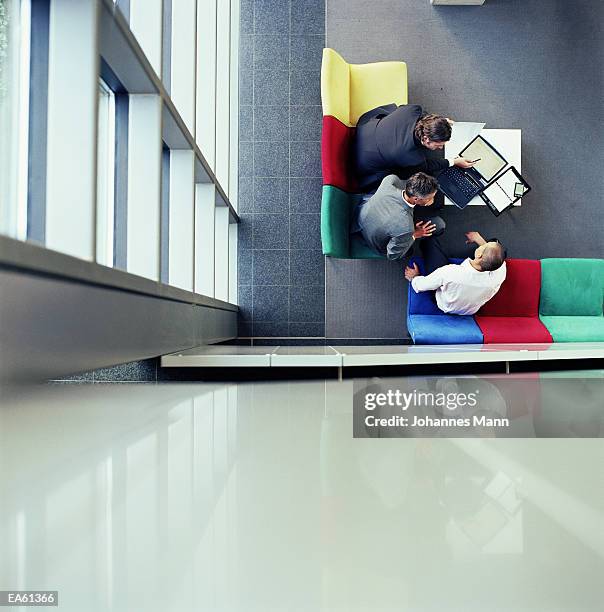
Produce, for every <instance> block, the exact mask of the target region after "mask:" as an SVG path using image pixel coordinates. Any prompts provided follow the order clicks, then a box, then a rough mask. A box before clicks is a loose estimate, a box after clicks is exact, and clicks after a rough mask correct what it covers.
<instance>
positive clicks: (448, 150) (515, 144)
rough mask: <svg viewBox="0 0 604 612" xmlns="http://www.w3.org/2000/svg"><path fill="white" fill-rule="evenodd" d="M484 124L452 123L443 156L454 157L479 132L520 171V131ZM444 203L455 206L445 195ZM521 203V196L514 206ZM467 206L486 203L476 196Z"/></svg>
mask: <svg viewBox="0 0 604 612" xmlns="http://www.w3.org/2000/svg"><path fill="white" fill-rule="evenodd" d="M484 125H485V124H484V123H468V122H463V121H456V122H455V123H454V124H453V133H452V134H451V140H449V142H447V143H446V144H445V157H447V158H450V157H455V156H456V155H458V154H459V152H460V151H461V150H463V148H464V147H465V146H466V145H467V144H468V143H469V142H470V141H471V140H472V139H473V138H475V137H476V136H478V134H480V135H481V136H482V137H483V138H484V139H485V140H487V141H488V142H489V143H491V144H492V145H493V146H494V147H495V148H496V149H497V150H498V151H499V153H501V155H503V157H504V158H505V159H506V160H507V161H508V164H509V165H510V166H514V167H515V168H516V170H518V172H522V166H521V157H522V149H521V136H522V131H521V130H517V129H484ZM445 204H446V205H447V204H450V205H451V206H455V204H454V203H453V202H451V200H449V198H447V197H445ZM521 204H522V198H521V199H520V200H518V201H517V202H516V203H515V204H514V206H520V205H521ZM468 206H486V204H485V203H484V200H483V199H482V198H480V197H479V196H476V197H475V198H473V199H472V200H470V203H469V204H468Z"/></svg>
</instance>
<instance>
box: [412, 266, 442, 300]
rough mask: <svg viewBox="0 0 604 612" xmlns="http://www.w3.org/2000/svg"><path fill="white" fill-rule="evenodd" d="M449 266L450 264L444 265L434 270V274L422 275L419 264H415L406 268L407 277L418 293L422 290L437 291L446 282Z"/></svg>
mask: <svg viewBox="0 0 604 612" xmlns="http://www.w3.org/2000/svg"><path fill="white" fill-rule="evenodd" d="M447 267H448V266H442V267H441V268H437V269H436V270H434V272H432V274H428V276H421V274H420V273H419V268H418V267H417V264H413V268H409V267H407V268H405V278H406V279H407V280H408V281H409V282H410V283H411V286H412V287H413V289H414V291H415V292H416V293H421V292H422V291H435V290H436V289H438V288H439V287H442V286H443V285H444V284H445V274H446V268H447Z"/></svg>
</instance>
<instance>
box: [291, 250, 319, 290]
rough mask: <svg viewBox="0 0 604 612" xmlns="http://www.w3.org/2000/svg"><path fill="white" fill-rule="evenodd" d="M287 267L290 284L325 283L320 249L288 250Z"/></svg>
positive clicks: (301, 285)
mask: <svg viewBox="0 0 604 612" xmlns="http://www.w3.org/2000/svg"><path fill="white" fill-rule="evenodd" d="M289 269H290V272H289V279H290V285H292V286H300V287H303V286H308V285H324V284H325V258H324V256H323V253H322V252H321V251H315V250H313V251H310V250H308V249H292V250H291V251H290V252H289Z"/></svg>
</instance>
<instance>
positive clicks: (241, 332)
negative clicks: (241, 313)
mask: <svg viewBox="0 0 604 612" xmlns="http://www.w3.org/2000/svg"><path fill="white" fill-rule="evenodd" d="M253 330H254V326H253V324H252V322H251V321H241V320H240V319H238V320H237V336H239V338H251V337H252V336H253V335H254V331H253Z"/></svg>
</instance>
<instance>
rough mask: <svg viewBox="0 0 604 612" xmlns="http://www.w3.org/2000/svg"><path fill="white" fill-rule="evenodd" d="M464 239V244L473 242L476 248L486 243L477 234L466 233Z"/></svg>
mask: <svg viewBox="0 0 604 612" xmlns="http://www.w3.org/2000/svg"><path fill="white" fill-rule="evenodd" d="M466 238H467V240H466V244H470V243H471V242H474V243H476V244H477V245H478V246H481V245H482V244H485V243H486V240H485V239H484V238H483V237H482V236H481V235H480V234H479V233H478V232H466Z"/></svg>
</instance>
